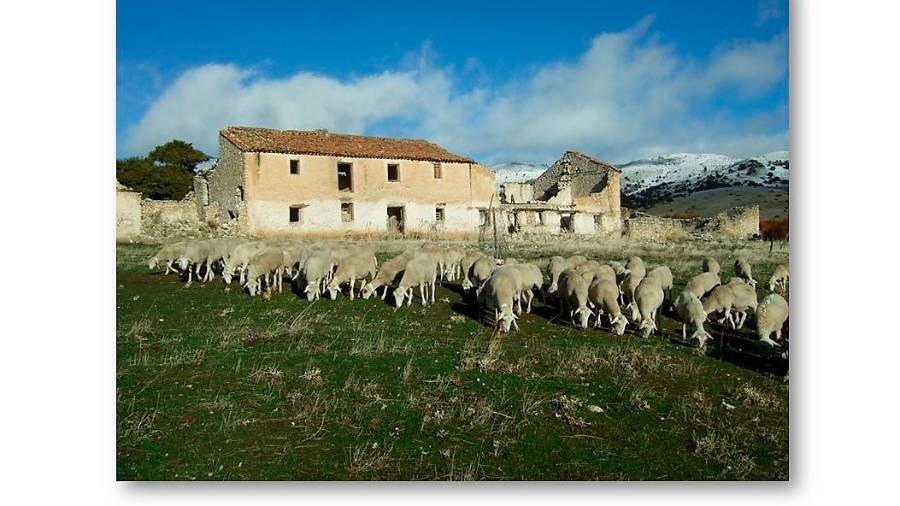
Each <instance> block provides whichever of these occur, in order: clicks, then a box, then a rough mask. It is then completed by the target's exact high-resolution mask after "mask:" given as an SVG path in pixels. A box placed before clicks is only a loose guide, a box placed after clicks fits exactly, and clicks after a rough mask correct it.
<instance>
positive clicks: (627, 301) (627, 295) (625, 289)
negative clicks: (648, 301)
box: [619, 269, 646, 313]
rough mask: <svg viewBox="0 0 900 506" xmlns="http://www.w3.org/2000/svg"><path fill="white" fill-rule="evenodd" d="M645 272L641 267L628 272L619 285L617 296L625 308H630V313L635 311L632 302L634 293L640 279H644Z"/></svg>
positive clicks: (639, 283)
mask: <svg viewBox="0 0 900 506" xmlns="http://www.w3.org/2000/svg"><path fill="white" fill-rule="evenodd" d="M645 272H646V271H644V270H642V269H638V270H636V271H634V272H629V273H628V274H627V275H626V276H625V279H623V280H622V283H621V284H620V285H619V298H620V299H621V301H622V305H624V306H625V308H626V309H629V308H630V309H631V311H632V313H634V312H635V311H637V308H636V307H635V304H634V295H635V291H636V290H637V287H638V286H640V285H641V281H643V280H644V275H645Z"/></svg>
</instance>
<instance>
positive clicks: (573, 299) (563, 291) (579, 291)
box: [558, 269, 594, 329]
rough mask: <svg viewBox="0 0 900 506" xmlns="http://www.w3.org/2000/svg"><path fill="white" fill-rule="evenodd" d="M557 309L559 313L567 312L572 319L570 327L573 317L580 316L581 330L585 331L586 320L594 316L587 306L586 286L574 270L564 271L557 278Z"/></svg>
mask: <svg viewBox="0 0 900 506" xmlns="http://www.w3.org/2000/svg"><path fill="white" fill-rule="evenodd" d="M558 288H559V301H560V303H559V309H560V311H565V310H566V309H568V310H569V316H570V317H571V318H572V325H577V324H576V323H575V315H580V318H581V321H580V325H581V328H583V329H586V328H587V326H588V320H589V319H590V317H591V316H594V313H593V311H591V310H590V309H589V308H588V306H587V303H588V285H587V283H585V281H584V278H582V277H581V274H578V272H577V271H575V269H566V270H565V271H563V272H562V274H560V276H559V287H558Z"/></svg>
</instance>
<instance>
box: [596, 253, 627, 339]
mask: <svg viewBox="0 0 900 506" xmlns="http://www.w3.org/2000/svg"><path fill="white" fill-rule="evenodd" d="M607 267H608V266H607ZM610 270H612V268H610ZM588 301H589V302H590V303H592V304H593V305H594V307H596V308H597V320H596V321H595V322H594V328H600V316H601V315H606V316H607V317H608V318H609V326H610V329H611V330H612V331H613V332H614V333H615V334H616V335H618V336H621V335H622V334H624V333H625V327H626V325H628V319H627V318H625V315H623V314H622V310H621V308H620V306H619V287H618V286H617V285H616V281H615V274H613V277H612V279H609V278H608V277H600V278H595V279H594V282H593V283H591V285H590V286H589V287H588Z"/></svg>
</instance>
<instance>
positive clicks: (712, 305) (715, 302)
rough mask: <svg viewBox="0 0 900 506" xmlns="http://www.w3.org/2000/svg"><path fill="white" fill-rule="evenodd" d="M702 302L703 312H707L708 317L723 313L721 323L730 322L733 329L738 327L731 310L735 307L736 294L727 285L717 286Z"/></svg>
mask: <svg viewBox="0 0 900 506" xmlns="http://www.w3.org/2000/svg"><path fill="white" fill-rule="evenodd" d="M692 293H693V292H692ZM695 295H696V294H695ZM701 300H702V301H703V310H704V311H706V314H707V315H711V314H713V313H722V315H723V316H722V318H720V319H719V320H718V321H719V323H724V322H725V320H728V323H730V324H731V328H735V327H736V325H735V323H734V317H733V316H732V315H731V309H732V307H733V306H734V293H733V292H732V291H731V289H730V288H729V287H728V286H727V285H718V286H716V287H715V288H713V289H712V291H711V292H709V294H707V295H706V296H705V297H703V299H701Z"/></svg>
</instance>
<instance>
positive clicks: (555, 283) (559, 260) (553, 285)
mask: <svg viewBox="0 0 900 506" xmlns="http://www.w3.org/2000/svg"><path fill="white" fill-rule="evenodd" d="M571 267H572V266H571V265H569V261H568V260H566V259H565V258H563V257H561V256H553V257H550V266H549V267H548V270H549V271H550V287H549V288H547V293H556V290H557V289H559V276H560V275H561V274H562V273H563V271H565V270H566V269H569V268H571Z"/></svg>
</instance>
